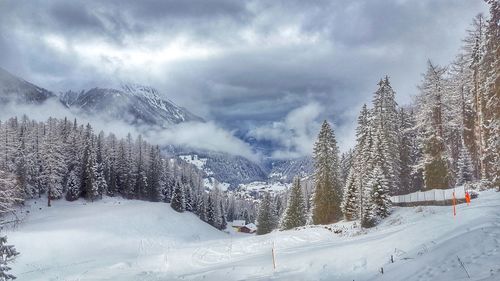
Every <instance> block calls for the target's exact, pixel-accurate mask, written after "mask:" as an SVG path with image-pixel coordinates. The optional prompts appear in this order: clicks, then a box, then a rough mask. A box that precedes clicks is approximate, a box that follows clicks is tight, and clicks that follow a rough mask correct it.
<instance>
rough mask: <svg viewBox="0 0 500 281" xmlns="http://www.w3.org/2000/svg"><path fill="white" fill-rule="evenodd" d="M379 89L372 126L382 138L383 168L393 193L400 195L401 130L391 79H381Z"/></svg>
mask: <svg viewBox="0 0 500 281" xmlns="http://www.w3.org/2000/svg"><path fill="white" fill-rule="evenodd" d="M378 85H379V88H378V90H377V91H376V92H375V94H374V97H373V114H372V119H371V124H370V125H371V126H372V128H375V130H377V133H378V134H379V138H380V146H381V147H380V150H379V152H380V153H382V155H381V157H383V159H384V160H383V162H382V163H380V165H381V168H382V169H383V171H384V173H385V174H386V176H387V178H388V183H389V190H390V192H391V193H394V194H395V193H399V188H400V187H401V184H400V183H401V179H400V170H401V163H400V158H399V151H400V128H399V126H398V125H399V122H398V105H397V103H396V99H395V92H394V90H393V89H392V87H391V84H390V82H389V77H387V76H386V77H385V78H384V79H381V80H380V82H379V83H378Z"/></svg>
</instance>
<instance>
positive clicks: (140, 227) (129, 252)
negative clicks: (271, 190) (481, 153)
mask: <svg viewBox="0 0 500 281" xmlns="http://www.w3.org/2000/svg"><path fill="white" fill-rule="evenodd" d="M43 203H45V202H42V205H40V202H38V203H37V204H36V205H35V204H34V202H30V204H29V207H27V208H29V209H30V214H29V215H28V216H27V217H26V218H25V220H24V221H23V222H22V223H21V224H20V225H18V227H16V228H14V229H12V230H9V231H8V233H7V235H8V236H9V242H10V243H13V244H15V245H16V248H17V249H18V251H20V252H21V256H19V258H18V259H17V261H16V263H15V264H13V265H12V267H13V273H14V274H15V275H17V276H18V278H19V280H405V281H412V280H419V281H420V280H421V281H423V280H445V281H446V280H500V253H499V252H500V193H497V192H492V191H488V192H483V193H482V194H481V195H480V196H479V198H478V199H476V200H473V201H472V204H471V206H467V205H466V204H461V205H458V206H457V216H456V217H453V215H452V209H451V206H444V207H442V206H425V207H411V208H394V211H393V214H392V215H391V216H389V217H388V218H387V219H385V220H384V221H383V222H382V223H381V224H379V225H378V226H377V227H376V228H373V229H369V230H361V229H359V228H358V227H356V226H355V224H354V223H353V222H340V223H337V224H334V225H331V226H326V228H325V227H324V226H316V227H306V228H303V229H300V230H292V231H281V232H278V231H275V232H273V233H270V234H268V235H262V236H255V235H248V234H242V233H234V232H231V231H229V233H231V234H228V233H225V232H221V231H218V230H216V229H215V228H213V227H211V226H209V225H208V224H205V223H203V222H201V221H200V220H199V219H198V218H197V217H195V216H194V215H192V214H190V213H182V214H179V213H176V212H175V211H173V210H172V209H171V208H170V207H169V206H168V205H167V204H164V203H151V202H143V201H133V200H124V199H117V198H105V199H104V200H101V201H97V202H94V203H86V202H84V201H78V202H73V203H69V202H65V201H55V202H54V206H53V207H52V208H47V207H45V205H44V204H43ZM40 206H42V209H41V210H39V209H38V208H39V207H40ZM328 227H329V228H331V229H332V230H337V229H342V230H343V231H342V232H341V233H334V232H332V231H330V230H328V229H327V228H328ZM273 244H274V247H275V252H276V264H277V267H276V269H275V270H274V269H273V265H272V255H271V250H272V247H273ZM391 255H393V256H394V259H395V263H393V264H392V263H390V256H391ZM457 256H459V258H460V259H461V261H463V263H464V266H465V267H466V269H467V271H468V273H469V274H470V276H471V279H468V278H467V275H466V272H465V271H464V269H463V268H462V267H461V265H460V263H459V262H458V260H457ZM380 267H383V268H384V274H383V275H382V274H380V273H379V272H378V271H379V269H380Z"/></svg>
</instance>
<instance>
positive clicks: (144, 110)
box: [60, 84, 203, 127]
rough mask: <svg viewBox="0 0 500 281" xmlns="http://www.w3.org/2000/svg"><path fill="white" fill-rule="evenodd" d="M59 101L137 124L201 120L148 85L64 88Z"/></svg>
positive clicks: (164, 124) (160, 124) (166, 123)
mask: <svg viewBox="0 0 500 281" xmlns="http://www.w3.org/2000/svg"><path fill="white" fill-rule="evenodd" d="M60 99H61V101H62V102H63V103H64V104H65V105H67V106H68V107H70V108H73V109H77V110H80V111H82V112H83V113H87V114H103V115H104V116H105V117H108V118H112V119H118V120H123V121H126V122H128V123H131V124H134V125H137V124H145V125H155V126H160V127H166V126H168V125H172V124H178V123H181V122H186V121H203V119H202V118H200V117H198V116H196V115H194V114H192V113H190V112H189V111H187V110H186V109H184V108H182V107H179V106H177V105H175V104H174V103H173V102H171V101H169V100H166V99H163V98H162V97H161V95H160V93H159V92H158V91H157V90H156V89H154V88H151V87H146V86H141V85H132V84H130V85H123V86H122V89H103V88H93V89H91V90H88V91H82V92H79V93H77V92H72V91H69V92H66V93H64V94H62V95H61V97H60Z"/></svg>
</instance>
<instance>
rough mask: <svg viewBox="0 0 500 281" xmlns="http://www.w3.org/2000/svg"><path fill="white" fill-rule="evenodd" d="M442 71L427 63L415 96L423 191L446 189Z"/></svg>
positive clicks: (446, 156)
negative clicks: (421, 151)
mask: <svg viewBox="0 0 500 281" xmlns="http://www.w3.org/2000/svg"><path fill="white" fill-rule="evenodd" d="M445 72H446V69H445V68H442V67H439V66H435V65H433V64H432V63H431V62H430V61H429V62H428V67H427V72H426V73H425V75H424V79H423V81H422V84H421V85H420V86H419V89H420V94H419V95H418V96H417V100H416V101H417V104H416V106H417V111H416V117H417V122H416V123H417V126H418V128H419V137H421V138H422V143H423V147H424V149H423V152H424V155H423V157H422V159H421V160H420V165H421V166H422V167H423V170H424V181H425V187H426V188H427V189H435V188H448V187H449V168H448V165H449V163H448V160H449V158H448V157H449V155H448V153H447V150H446V145H445V142H444V116H443V115H444V113H445V112H444V110H445V109H444V105H443V95H444V91H445V80H444V74H445Z"/></svg>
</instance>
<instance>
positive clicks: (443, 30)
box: [0, 0, 486, 155]
mask: <svg viewBox="0 0 500 281" xmlns="http://www.w3.org/2000/svg"><path fill="white" fill-rule="evenodd" d="M480 12H486V6H485V4H484V3H483V2H482V1H480V0H448V1H444V0H442V1H441V0H387V1H373V0H364V1H344V0H329V1H293V0H286V1H285V0H284V1H268V0H262V1H235V0H200V1H187V0H182V1H160V0H158V1H153V0H142V1H136V0H108V1H91V0H90V1H89V0H86V1H65V0H61V1H36V0H34V1H18V0H0V67H3V68H5V69H7V70H8V71H10V72H12V73H14V74H16V75H18V76H21V77H23V78H24V79H26V80H28V81H31V82H34V83H35V84H37V85H40V86H42V87H45V88H47V89H49V90H53V91H55V92H59V91H65V90H69V89H73V90H79V89H84V88H90V87H95V86H101V87H107V86H115V85H117V84H118V83H120V82H122V81H128V82H136V83H143V84H148V85H151V86H153V87H156V88H158V89H159V90H160V91H161V92H162V93H164V94H165V96H166V97H168V98H169V99H171V100H173V101H174V102H176V103H177V104H180V105H182V106H185V107H186V108H188V109H189V110H190V111H192V112H193V113H195V114H198V115H200V116H202V117H204V118H205V119H207V120H213V121H214V122H215V123H216V124H217V125H218V126H221V127H222V128H224V129H225V130H227V131H229V132H234V130H239V132H242V131H243V132H247V134H248V135H251V136H253V137H256V138H259V139H270V140H272V141H275V142H278V143H280V144H281V145H282V151H277V152H276V155H281V154H283V155H285V154H289V155H302V154H305V153H307V152H309V151H310V146H311V144H312V141H313V138H314V136H315V134H316V133H317V131H316V129H317V127H318V124H319V122H320V121H321V119H324V118H327V119H329V120H330V121H332V122H334V123H335V127H336V130H337V134H338V135H339V139H340V141H341V146H342V147H343V148H346V147H347V146H348V144H351V143H352V142H351V141H350V140H352V139H351V138H352V130H353V128H354V123H353V122H354V120H355V117H356V115H357V113H358V111H359V108H360V105H361V104H362V103H365V102H369V101H370V100H371V96H372V93H373V92H374V91H375V90H376V88H377V85H376V84H377V82H378V80H379V79H380V78H381V77H382V76H385V75H389V76H390V78H391V82H392V84H393V87H394V89H395V90H396V93H397V98H398V101H399V102H400V103H406V102H408V101H409V97H410V95H412V94H415V92H416V85H417V84H418V83H419V81H420V79H421V76H420V73H422V72H423V71H424V70H425V64H426V60H427V59H428V58H429V59H431V60H433V61H434V62H436V63H439V64H447V63H449V62H450V61H451V60H452V59H453V57H454V56H455V54H456V53H457V52H458V49H459V47H460V44H461V42H460V41H461V39H462V38H463V37H464V34H465V30H466V29H467V28H468V26H469V24H470V22H471V21H472V18H473V17H474V16H475V15H476V14H477V13H480Z"/></svg>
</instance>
